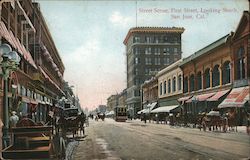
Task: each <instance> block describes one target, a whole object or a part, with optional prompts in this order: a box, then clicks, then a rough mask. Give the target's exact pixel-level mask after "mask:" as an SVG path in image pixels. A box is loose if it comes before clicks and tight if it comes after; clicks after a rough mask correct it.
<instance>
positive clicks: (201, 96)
mask: <svg viewBox="0 0 250 160" xmlns="http://www.w3.org/2000/svg"><path fill="white" fill-rule="evenodd" d="M214 94H215V93H206V94H201V95H198V96H194V97H193V98H191V99H189V100H187V101H186V103H191V102H192V101H198V102H202V101H205V100H207V99H208V98H210V97H212V96H213V95H214Z"/></svg>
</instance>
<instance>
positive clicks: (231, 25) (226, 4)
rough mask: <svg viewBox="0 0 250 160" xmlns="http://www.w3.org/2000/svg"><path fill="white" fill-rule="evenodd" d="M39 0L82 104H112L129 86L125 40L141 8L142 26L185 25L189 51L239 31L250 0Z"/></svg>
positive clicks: (184, 45)
mask: <svg viewBox="0 0 250 160" xmlns="http://www.w3.org/2000/svg"><path fill="white" fill-rule="evenodd" d="M36 1H37V2H39V3H40V7H41V10H42V13H43V15H44V18H45V20H46V22H47V24H48V26H49V29H50V32H51V34H52V37H53V39H54V41H55V44H56V46H57V49H58V51H59V54H60V55H61V57H62V60H63V62H64V64H65V67H66V70H65V74H64V78H65V80H66V81H69V82H70V83H71V84H72V85H75V86H76V87H75V92H77V94H78V96H79V98H80V101H81V104H82V107H88V108H94V107H96V106H98V104H106V99H107V97H108V96H110V95H111V94H116V93H119V92H120V91H122V90H123V89H125V88H126V61H125V55H124V54H125V46H124V45H123V40H124V38H125V36H126V34H127V32H128V30H129V28H131V27H135V26H136V11H137V26H161V27H172V26H176V27H184V28H185V31H184V33H183V35H182V51H183V57H187V56H188V55H190V54H192V53H194V52H195V51H197V50H199V49H201V48H203V47H205V46H206V45H208V44H210V43H212V42H213V41H215V40H217V39H218V38H220V37H222V36H224V35H226V34H228V33H229V32H231V31H234V30H235V29H236V27H237V25H238V22H239V20H240V18H241V16H242V12H243V10H248V1H247V0H237V1H236V0H224V1H223V0H220V1H216V0H210V1H209V0H200V1H198V0H197V1H194V0H181V1H177V2H173V1H138V2H137V7H136V2H135V1H80V0H78V1H73V0H72V1H70V0H68V1H65V0H64V1H56V0H36ZM185 8H186V9H197V12H192V13H190V12H189V13H188V12H186V11H185ZM201 10H202V11H201ZM206 10H207V11H208V13H204V11H206ZM177 11H179V12H177ZM211 11H212V12H211ZM183 15H185V16H189V15H191V16H192V17H193V18H192V19H183V18H182V17H183ZM177 16H179V17H180V18H179V19H176V18H173V17H177ZM199 17H204V18H201V19H199Z"/></svg>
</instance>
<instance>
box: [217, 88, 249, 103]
mask: <svg viewBox="0 0 250 160" xmlns="http://www.w3.org/2000/svg"><path fill="white" fill-rule="evenodd" d="M247 101H249V86H247V87H240V88H234V89H232V91H231V92H230V93H229V95H228V96H227V97H226V99H224V101H223V102H222V103H221V104H219V106H218V108H228V107H243V106H244V104H245V103H246V102H247Z"/></svg>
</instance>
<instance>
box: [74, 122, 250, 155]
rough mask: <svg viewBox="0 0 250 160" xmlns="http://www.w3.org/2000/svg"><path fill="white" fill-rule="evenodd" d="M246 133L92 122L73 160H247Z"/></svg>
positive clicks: (142, 123)
mask: <svg viewBox="0 0 250 160" xmlns="http://www.w3.org/2000/svg"><path fill="white" fill-rule="evenodd" d="M244 129H245V128H244ZM243 132H244V131H243ZM243 132H239V133H237V134H236V133H234V132H230V133H220V132H203V131H200V130H199V129H193V128H183V127H171V126H169V125H166V124H156V123H155V122H154V123H146V124H145V123H144V122H142V121H127V122H126V123H122V122H115V121H114V120H112V119H105V121H99V122H97V121H90V126H89V127H88V128H87V132H86V135H87V137H86V138H85V139H84V140H83V141H79V144H78V146H77V147H76V149H75V150H74V153H73V157H74V158H73V159H76V160H78V159H79V160H80V159H114V160H115V159H247V157H249V154H250V153H249V147H250V144H249V136H248V135H246V134H244V133H243Z"/></svg>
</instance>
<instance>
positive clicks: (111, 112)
mask: <svg viewBox="0 0 250 160" xmlns="http://www.w3.org/2000/svg"><path fill="white" fill-rule="evenodd" d="M114 114H115V112H114V111H110V112H108V113H106V114H105V115H106V116H111V115H114Z"/></svg>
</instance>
